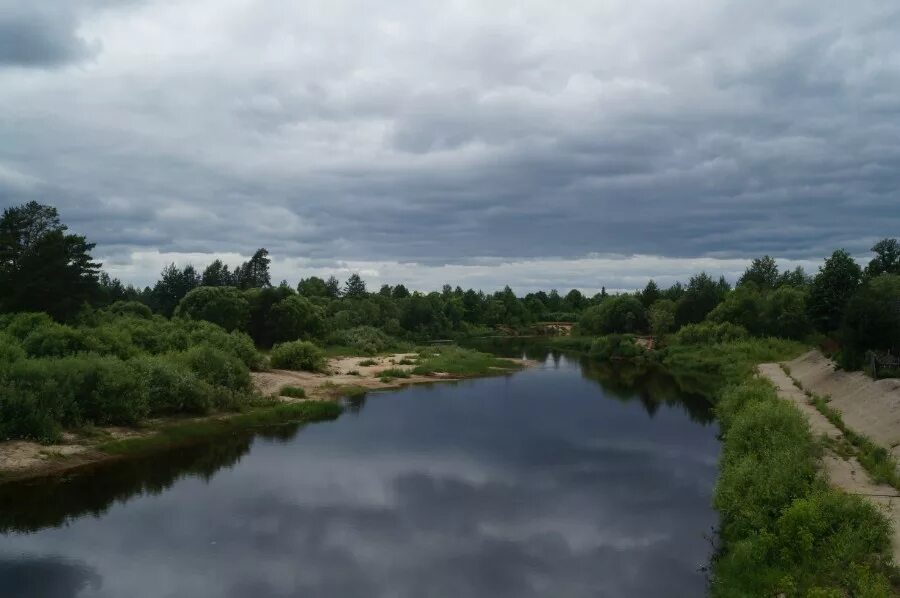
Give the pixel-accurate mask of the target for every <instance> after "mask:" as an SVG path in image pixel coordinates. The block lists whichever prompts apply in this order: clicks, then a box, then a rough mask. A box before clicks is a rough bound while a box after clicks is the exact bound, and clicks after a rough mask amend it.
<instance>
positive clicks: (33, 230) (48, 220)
mask: <svg viewBox="0 0 900 598" xmlns="http://www.w3.org/2000/svg"><path fill="white" fill-rule="evenodd" d="M66 230H67V227H66V226H65V225H64V224H62V223H61V222H60V220H59V214H58V213H57V211H56V208H54V207H51V206H45V205H41V204H39V203H37V202H34V201H32V202H29V203H27V204H25V205H22V206H16V207H9V208H6V209H4V210H3V214H2V216H0V310H2V311H7V312H8V311H24V310H30V311H36V312H46V313H47V314H49V315H50V316H52V317H53V318H55V319H57V320H68V319H71V318H73V317H74V316H75V314H76V313H78V311H79V310H80V309H81V308H82V307H83V305H84V304H86V303H88V302H90V301H91V300H93V299H94V297H95V295H96V294H97V292H98V287H99V285H98V275H99V269H100V264H98V263H96V262H94V261H92V258H91V255H90V252H91V250H93V249H94V244H93V243H88V242H87V240H86V239H85V238H84V237H82V236H79V235H73V234H68V233H67V232H66Z"/></svg>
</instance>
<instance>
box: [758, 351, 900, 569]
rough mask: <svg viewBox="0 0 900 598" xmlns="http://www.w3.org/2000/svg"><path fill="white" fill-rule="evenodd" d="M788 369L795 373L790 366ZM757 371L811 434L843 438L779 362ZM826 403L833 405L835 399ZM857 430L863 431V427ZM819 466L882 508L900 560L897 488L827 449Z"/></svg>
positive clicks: (838, 482) (834, 480)
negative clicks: (795, 411)
mask: <svg viewBox="0 0 900 598" xmlns="http://www.w3.org/2000/svg"><path fill="white" fill-rule="evenodd" d="M801 359H803V358H801ZM791 372H792V374H793V373H794V369H793V366H791ZM759 373H760V375H762V376H765V377H766V378H768V379H769V380H771V381H772V383H773V384H774V385H775V387H776V388H777V389H778V396H780V397H781V398H783V399H785V400H787V401H790V402H791V403H793V404H794V405H795V406H796V407H797V409H799V410H800V412H801V413H803V414H804V415H805V416H806V417H807V419H808V420H809V426H810V429H811V430H812V433H813V434H814V435H816V436H821V435H824V436H827V437H829V438H832V439H834V440H840V439H841V438H842V437H843V434H842V433H841V431H840V430H839V429H838V428H837V427H835V425H834V424H832V423H831V422H830V421H828V420H827V419H826V418H825V416H824V415H822V414H821V413H819V411H818V410H817V409H816V408H815V407H813V406H812V405H810V404H809V401H808V399H807V397H806V394H805V393H804V392H803V391H802V390H800V388H798V387H797V385H796V384H794V381H793V380H791V379H790V377H788V375H787V374H785V373H784V371H783V370H782V369H781V366H780V365H779V364H777V363H764V364H762V365H760V366H759ZM829 404H830V405H834V400H832V402H831V403H829ZM845 422H846V420H845ZM847 423H848V425H849V422H847ZM851 427H852V426H851ZM856 431H858V432H861V433H864V431H863V430H856ZM822 468H823V469H824V470H825V474H826V476H827V477H828V481H829V483H830V484H831V485H832V486H834V487H836V488H839V489H841V490H843V491H845V492H847V493H850V494H858V495H860V496H864V497H866V498H867V499H868V500H870V501H871V502H873V503H874V504H876V505H878V506H879V507H880V508H882V509H883V510H884V512H885V514H886V515H887V517H888V519H889V520H890V522H891V524H892V526H893V530H894V533H893V537H892V539H891V545H892V547H893V553H894V562H900V491H898V490H896V489H895V488H893V487H891V486H887V485H885V484H876V483H875V482H873V481H872V479H871V477H870V476H869V474H868V473H867V472H866V470H865V469H864V468H863V466H862V465H860V463H859V461H857V459H856V458H855V457H849V458H846V459H845V458H843V457H841V456H840V455H838V454H836V453H835V452H833V451H832V450H830V449H828V448H826V449H825V454H824V456H823V458H822Z"/></svg>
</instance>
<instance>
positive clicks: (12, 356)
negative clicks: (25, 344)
mask: <svg viewBox="0 0 900 598" xmlns="http://www.w3.org/2000/svg"><path fill="white" fill-rule="evenodd" d="M26 357H27V354H26V353H25V349H23V348H22V346H21V345H20V344H19V342H18V341H17V340H16V339H15V337H13V336H10V335H9V334H6V333H3V332H0V369H2V368H3V366H4V365H5V364H9V363H12V362H14V361H18V360H20V359H25V358H26Z"/></svg>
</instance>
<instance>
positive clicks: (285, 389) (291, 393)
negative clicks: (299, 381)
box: [278, 386, 306, 399]
mask: <svg viewBox="0 0 900 598" xmlns="http://www.w3.org/2000/svg"><path fill="white" fill-rule="evenodd" d="M278 394H279V395H280V396H282V397H291V398H294V399H305V398H306V391H305V390H304V389H302V388H300V387H299V386H282V387H281V390H280V391H278Z"/></svg>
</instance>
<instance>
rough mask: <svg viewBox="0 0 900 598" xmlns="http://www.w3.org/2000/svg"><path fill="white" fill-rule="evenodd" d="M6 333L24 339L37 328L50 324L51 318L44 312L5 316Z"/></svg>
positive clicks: (20, 339) (51, 322)
mask: <svg viewBox="0 0 900 598" xmlns="http://www.w3.org/2000/svg"><path fill="white" fill-rule="evenodd" d="M4 319H5V320H6V325H5V329H6V333H7V334H9V335H10V336H13V337H15V338H16V339H18V340H19V341H22V340H25V337H26V336H28V335H29V334H31V332H32V331H33V330H35V329H37V328H43V327H46V326H50V325H52V324H53V323H54V322H53V318H51V317H50V316H48V315H47V314H45V313H35V312H23V313H18V314H11V315H9V316H5V317H4Z"/></svg>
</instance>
